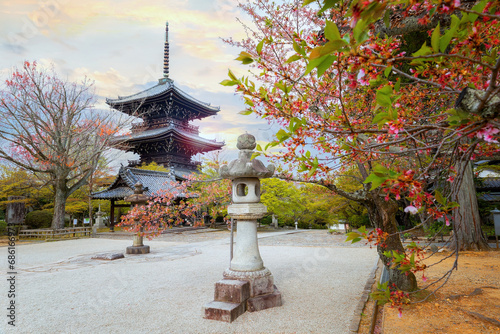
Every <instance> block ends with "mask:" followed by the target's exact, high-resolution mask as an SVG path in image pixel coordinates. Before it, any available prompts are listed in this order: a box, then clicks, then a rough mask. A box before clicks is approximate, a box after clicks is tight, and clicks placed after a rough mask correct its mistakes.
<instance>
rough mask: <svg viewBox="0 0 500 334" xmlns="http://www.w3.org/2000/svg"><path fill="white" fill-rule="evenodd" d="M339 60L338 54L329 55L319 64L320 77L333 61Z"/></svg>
mask: <svg viewBox="0 0 500 334" xmlns="http://www.w3.org/2000/svg"><path fill="white" fill-rule="evenodd" d="M335 60H337V56H327V57H326V58H325V60H323V61H322V62H321V63H320V64H319V65H318V66H317V69H318V78H319V77H320V76H322V75H323V74H325V72H326V70H327V69H329V68H330V66H332V64H333V62H334V61H335Z"/></svg>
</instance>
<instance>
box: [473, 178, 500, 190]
mask: <svg viewBox="0 0 500 334" xmlns="http://www.w3.org/2000/svg"><path fill="white" fill-rule="evenodd" d="M480 180H481V185H479V186H477V187H476V189H477V190H478V191H491V190H497V191H500V178H498V177H484V178H481V179H480Z"/></svg>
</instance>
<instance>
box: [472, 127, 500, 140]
mask: <svg viewBox="0 0 500 334" xmlns="http://www.w3.org/2000/svg"><path fill="white" fill-rule="evenodd" d="M499 132H500V130H499V129H498V128H494V127H493V126H492V125H491V124H488V125H486V126H485V127H484V128H482V129H481V130H479V131H478V132H477V133H476V137H477V138H479V139H481V138H483V139H484V141H486V142H488V143H498V140H496V139H495V138H493V135H496V134H497V133H499Z"/></svg>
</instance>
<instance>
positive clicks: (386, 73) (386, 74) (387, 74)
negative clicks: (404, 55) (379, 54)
mask: <svg viewBox="0 0 500 334" xmlns="http://www.w3.org/2000/svg"><path fill="white" fill-rule="evenodd" d="M391 71H392V66H387V67H386V69H385V70H384V75H385V77H386V78H388V77H389V74H391Z"/></svg>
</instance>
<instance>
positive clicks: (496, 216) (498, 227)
mask: <svg viewBox="0 0 500 334" xmlns="http://www.w3.org/2000/svg"><path fill="white" fill-rule="evenodd" d="M491 213H492V214H493V223H494V224H495V241H496V245H497V248H498V236H499V235H500V210H498V209H496V208H495V210H491Z"/></svg>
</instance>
